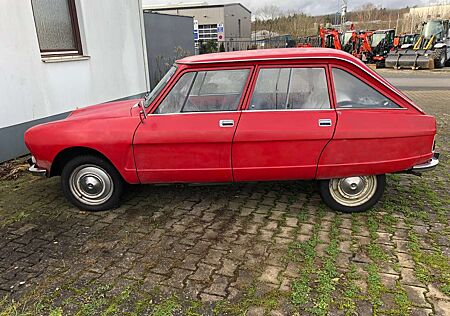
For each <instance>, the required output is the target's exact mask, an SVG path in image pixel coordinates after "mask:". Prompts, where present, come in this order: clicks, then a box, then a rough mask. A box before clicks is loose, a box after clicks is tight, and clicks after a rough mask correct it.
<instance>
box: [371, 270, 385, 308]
mask: <svg viewBox="0 0 450 316" xmlns="http://www.w3.org/2000/svg"><path fill="white" fill-rule="evenodd" d="M367 273H368V276H367V292H368V295H369V299H370V303H371V304H372V307H373V313H374V315H376V314H377V312H378V311H379V308H380V307H381V306H382V305H383V302H382V301H381V295H382V294H383V292H384V290H385V289H384V286H383V284H382V283H381V277H380V274H379V271H378V267H377V265H376V264H374V263H370V264H369V265H368V266H367Z"/></svg>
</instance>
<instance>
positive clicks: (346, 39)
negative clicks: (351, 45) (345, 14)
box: [344, 32, 352, 45]
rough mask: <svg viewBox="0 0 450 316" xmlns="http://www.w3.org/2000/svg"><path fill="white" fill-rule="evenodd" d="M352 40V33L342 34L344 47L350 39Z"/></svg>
mask: <svg viewBox="0 0 450 316" xmlns="http://www.w3.org/2000/svg"><path fill="white" fill-rule="evenodd" d="M351 38H352V32H345V33H344V45H346V44H347V43H348V42H349V41H350V39H351Z"/></svg>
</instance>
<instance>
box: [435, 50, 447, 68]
mask: <svg viewBox="0 0 450 316" xmlns="http://www.w3.org/2000/svg"><path fill="white" fill-rule="evenodd" d="M432 58H433V61H434V68H442V67H444V66H445V61H446V56H445V48H443V49H442V48H437V49H436V50H435V51H434V52H433V55H432Z"/></svg>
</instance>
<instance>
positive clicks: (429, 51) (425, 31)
mask: <svg viewBox="0 0 450 316" xmlns="http://www.w3.org/2000/svg"><path fill="white" fill-rule="evenodd" d="M449 21H450V20H431V21H428V22H425V23H423V26H422V31H421V33H420V35H419V37H418V38H417V39H416V40H415V42H414V43H411V44H403V45H401V46H400V49H397V50H394V51H392V52H391V53H389V54H388V56H387V58H386V61H385V64H386V67H390V68H394V69H400V68H411V69H428V68H442V67H444V66H445V65H446V64H447V65H448V64H450V30H449Z"/></svg>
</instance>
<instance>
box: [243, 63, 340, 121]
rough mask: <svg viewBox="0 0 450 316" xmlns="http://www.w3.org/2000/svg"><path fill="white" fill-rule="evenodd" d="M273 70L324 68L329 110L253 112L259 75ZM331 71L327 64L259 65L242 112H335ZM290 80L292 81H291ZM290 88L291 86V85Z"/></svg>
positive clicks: (255, 111)
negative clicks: (266, 70)
mask: <svg viewBox="0 0 450 316" xmlns="http://www.w3.org/2000/svg"><path fill="white" fill-rule="evenodd" d="M273 68H292V69H294V68H322V69H324V70H325V80H326V82H327V91H328V99H329V101H330V107H329V108H328V109H270V110H251V109H250V108H249V107H250V103H251V101H252V98H253V94H254V93H255V88H256V83H257V81H258V77H259V73H260V71H261V70H262V69H273ZM330 75H331V73H330V69H329V65H328V64H325V63H317V64H316V63H302V64H267V65H258V66H257V68H256V69H255V72H254V74H253V77H254V78H253V81H252V85H251V87H249V89H250V91H249V93H248V99H247V100H246V103H245V106H243V108H242V110H243V111H246V112H249V113H252V112H254V113H258V112H273V111H276V112H293V111H334V110H335V97H334V94H333V92H334V86H332V84H331V81H330V79H331V78H330ZM289 80H290V79H289ZM289 87H290V84H289Z"/></svg>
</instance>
